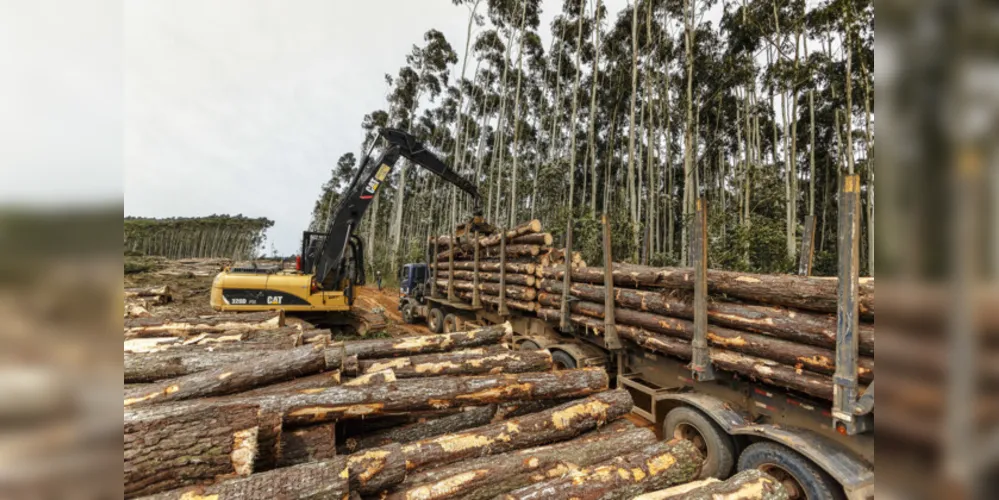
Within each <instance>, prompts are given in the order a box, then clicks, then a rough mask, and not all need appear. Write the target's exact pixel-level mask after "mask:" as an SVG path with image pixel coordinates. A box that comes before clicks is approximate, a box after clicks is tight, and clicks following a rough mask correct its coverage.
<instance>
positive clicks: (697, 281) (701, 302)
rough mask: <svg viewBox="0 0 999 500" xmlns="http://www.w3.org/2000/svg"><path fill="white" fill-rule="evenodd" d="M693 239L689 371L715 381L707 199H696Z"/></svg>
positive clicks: (695, 377)
mask: <svg viewBox="0 0 999 500" xmlns="http://www.w3.org/2000/svg"><path fill="white" fill-rule="evenodd" d="M692 236H693V238H692V239H691V253H690V255H691V257H692V258H693V264H694V339H693V341H692V342H691V347H692V348H693V359H692V361H691V363H690V369H691V372H692V375H693V377H694V380H698V381H701V382H707V381H710V380H714V379H715V371H714V366H713V365H712V364H711V353H710V351H709V350H708V210H707V207H706V206H705V201H704V198H698V199H697V212H696V214H695V219H694V231H693V234H692Z"/></svg>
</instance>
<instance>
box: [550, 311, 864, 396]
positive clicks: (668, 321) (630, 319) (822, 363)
mask: <svg viewBox="0 0 999 500" xmlns="http://www.w3.org/2000/svg"><path fill="white" fill-rule="evenodd" d="M541 295H542V296H541V297H540V298H539V299H538V302H539V303H540V304H541V305H542V306H549V307H550V308H555V307H558V306H559V305H560V302H559V301H560V298H559V296H558V295H552V294H547V293H542V294H541ZM570 309H571V311H572V312H573V313H575V314H582V315H585V316H589V317H592V318H596V319H603V318H604V306H603V304H597V303H594V302H584V301H577V302H573V303H572V305H571V307H570ZM546 315H547V316H549V317H550V313H546ZM614 320H615V322H616V324H624V325H631V326H637V327H640V328H643V329H645V330H648V331H652V332H656V333H663V334H666V335H669V336H673V337H679V338H682V339H684V340H688V341H689V340H691V339H692V338H693V337H694V323H693V322H692V321H687V320H685V319H677V318H670V317H665V316H659V315H656V314H651V313H646V312H641V311H634V310H631V309H616V310H615V312H614ZM708 343H709V344H710V345H713V346H716V347H719V348H722V349H726V350H730V351H734V352H740V353H744V354H749V355H751V356H757V357H760V358H765V359H770V360H773V361H776V362H778V363H781V364H785V365H791V366H796V367H801V368H803V369H805V370H809V371H812V372H815V373H820V374H823V375H832V374H833V372H835V371H836V353H835V351H832V350H830V349H825V348H822V347H816V346H812V345H806V344H799V343H797V342H790V341H787V340H781V339H778V338H774V337H769V336H766V335H759V334H755V333H748V332H741V331H738V330H731V329H728V328H722V327H720V326H713V325H712V326H709V327H708ZM858 373H859V376H860V379H861V380H862V381H864V382H868V383H869V382H870V381H871V380H873V379H874V358H870V357H864V356H862V357H860V358H859V359H858Z"/></svg>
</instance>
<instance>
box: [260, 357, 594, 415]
mask: <svg viewBox="0 0 999 500" xmlns="http://www.w3.org/2000/svg"><path fill="white" fill-rule="evenodd" d="M607 384H608V378H607V373H606V372H605V371H603V370H602V369H595V368H594V369H589V368H588V369H581V370H565V371H559V372H553V373H522V374H511V375H491V376H479V377H434V378H427V379H405V380H400V381H398V382H396V383H393V384H380V385H373V386H367V387H348V386H343V385H341V386H338V387H330V388H327V389H324V390H322V391H316V392H314V393H310V394H295V393H288V394H275V395H268V396H259V397H255V398H247V402H252V403H257V404H261V405H265V406H267V407H271V405H273V407H275V408H278V409H280V410H282V414H284V416H285V422H286V423H288V424H307V423H313V422H326V421H330V420H337V419H353V418H365V417H371V416H376V415H382V414H386V413H391V412H402V411H424V410H443V409H447V408H458V407H464V406H481V405H486V404H491V403H503V402H508V401H518V400H535V399H556V398H566V397H574V396H576V397H580V396H586V395H589V394H593V393H595V392H599V391H602V390H605V389H606V388H607Z"/></svg>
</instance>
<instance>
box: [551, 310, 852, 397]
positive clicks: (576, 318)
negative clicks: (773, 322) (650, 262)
mask: <svg viewBox="0 0 999 500" xmlns="http://www.w3.org/2000/svg"><path fill="white" fill-rule="evenodd" d="M538 316H539V317H542V318H543V319H545V320H546V321H555V320H556V319H557V318H559V317H561V312H559V310H558V309H552V308H545V309H542V310H541V311H539V313H538ZM570 319H571V321H572V322H573V323H576V324H578V325H580V326H583V327H585V328H586V329H587V330H588V331H593V332H597V334H600V333H602V332H603V330H604V324H603V321H600V320H597V319H594V318H590V317H587V316H583V315H578V314H574V315H572V316H571V318H570ZM617 331H618V335H620V336H621V337H622V338H625V339H628V340H630V341H632V342H634V343H635V344H637V345H638V346H639V347H642V348H644V349H647V350H650V351H653V352H659V353H662V354H668V355H670V356H675V357H678V358H680V359H683V360H689V359H691V354H692V353H691V347H690V342H688V341H686V340H681V339H677V338H673V337H669V336H666V335H662V334H658V333H653V332H648V331H645V330H643V329H641V328H637V327H634V326H630V325H623V324H619V325H617ZM709 354H710V356H711V361H712V362H714V364H715V367H716V368H719V369H723V370H727V371H731V372H734V373H738V374H740V375H743V376H746V377H749V378H750V379H753V380H758V381H761V382H764V383H767V384H770V385H774V386H778V387H784V388H788V389H793V390H796V391H798V392H801V393H803V394H808V395H810V396H814V397H817V398H821V399H826V400H831V399H832V387H833V385H832V379H831V378H830V377H826V376H822V375H813V374H811V373H808V372H806V371H804V370H798V369H795V368H794V367H792V366H788V365H782V364H780V363H777V362H774V361H771V360H769V359H762V358H757V357H753V356H747V355H745V354H741V353H736V352H731V351H726V350H722V349H717V348H711V349H709Z"/></svg>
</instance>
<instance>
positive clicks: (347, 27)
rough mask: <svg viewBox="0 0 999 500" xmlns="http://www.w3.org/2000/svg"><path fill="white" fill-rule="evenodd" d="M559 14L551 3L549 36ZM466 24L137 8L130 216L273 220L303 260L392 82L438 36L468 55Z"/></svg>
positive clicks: (204, 4)
mask: <svg viewBox="0 0 999 500" xmlns="http://www.w3.org/2000/svg"><path fill="white" fill-rule="evenodd" d="M614 3H617V4H621V5H623V4H624V2H623V1H618V2H612V4H614ZM618 8H619V7H618ZM560 9H561V2H559V1H556V0H547V1H545V5H544V10H545V13H544V16H543V21H542V25H543V26H544V28H543V31H545V32H547V29H548V28H547V26H548V25H549V23H550V21H551V19H552V17H553V16H554V15H555V14H556V13H557V12H558V11H559V10H560ZM612 9H614V8H613V7H612ZM481 10H482V11H484V10H485V9H481ZM612 12H616V10H612ZM467 15H468V11H467V9H466V8H465V7H456V6H454V5H453V4H452V3H451V2H450V1H448V0H405V1H403V0H365V1H347V0H294V1H286V0H211V1H204V0H156V1H152V0H147V1H139V0H135V1H127V2H125V10H124V15H123V22H124V49H125V50H124V60H123V62H124V91H125V94H124V95H125V101H124V102H125V107H124V121H125V127H124V130H125V133H124V165H125V169H124V170H125V185H124V187H125V214H126V215H142V216H154V217H167V216H198V215H208V214H212V213H229V214H236V213H242V214H244V215H247V216H255V217H256V216H264V217H268V218H270V219H273V220H274V221H275V226H274V228H272V229H271V230H270V231H269V233H268V240H269V243H268V246H267V250H268V251H269V250H270V244H271V243H273V244H274V245H275V246H276V248H277V249H278V251H280V252H281V253H282V254H289V253H292V252H294V251H295V250H296V248H298V246H299V240H300V237H301V236H300V235H301V231H302V230H303V229H305V228H306V226H307V225H308V223H309V217H310V215H311V212H312V206H313V203H314V202H315V199H316V197H317V196H318V194H319V189H320V187H321V185H322V184H323V182H324V181H325V180H326V179H327V178H328V176H329V171H330V169H331V168H332V167H333V165H334V163H335V161H336V159H337V158H338V157H339V156H340V155H341V154H343V153H346V152H354V153H355V154H358V155H359V154H360V152H359V151H358V147H359V144H360V141H361V138H362V130H361V128H360V124H361V119H362V118H363V116H364V115H365V114H366V113H368V112H370V111H372V110H375V109H380V108H384V107H385V93H386V85H385V82H384V78H383V75H384V74H385V73H391V74H393V75H394V74H395V73H396V72H397V71H398V69H399V67H400V66H402V65H403V64H404V63H405V56H406V54H407V53H408V52H409V50H410V48H411V47H412V45H413V44H414V43H421V42H422V36H423V33H425V32H426V31H427V30H429V29H431V28H436V29H438V30H441V31H442V32H444V34H445V35H446V36H447V38H448V40H449V41H450V42H451V44H452V45H453V46H454V48H455V50H456V51H458V52H459V55H460V54H461V52H462V51H463V49H464V42H465V28H466V23H467ZM547 41H548V38H547V33H545V42H546V43H547ZM459 64H460V62H459ZM459 70H460V68H456V70H455V71H456V73H457V72H458V71H459ZM469 71H471V70H469Z"/></svg>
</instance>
